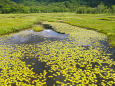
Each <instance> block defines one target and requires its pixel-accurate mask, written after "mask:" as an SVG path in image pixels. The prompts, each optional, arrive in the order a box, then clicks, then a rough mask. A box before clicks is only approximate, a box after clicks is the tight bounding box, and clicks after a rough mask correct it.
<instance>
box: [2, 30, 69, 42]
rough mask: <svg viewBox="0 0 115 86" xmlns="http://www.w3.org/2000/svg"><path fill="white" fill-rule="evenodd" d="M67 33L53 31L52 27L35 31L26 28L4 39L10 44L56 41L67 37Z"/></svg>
mask: <svg viewBox="0 0 115 86" xmlns="http://www.w3.org/2000/svg"><path fill="white" fill-rule="evenodd" d="M67 36H68V35H67V34H61V33H57V32H55V31H53V30H52V29H45V30H43V31H40V32H34V31H33V30H24V31H21V32H18V33H15V34H13V35H9V36H8V37H7V38H2V39H4V42H5V43H10V44H21V43H27V44H30V43H39V42H43V41H46V40H49V41H56V40H63V39H66V38H67Z"/></svg>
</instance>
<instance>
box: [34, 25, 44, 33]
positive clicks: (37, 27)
mask: <svg viewBox="0 0 115 86" xmlns="http://www.w3.org/2000/svg"><path fill="white" fill-rule="evenodd" d="M33 30H34V31H35V32H39V31H42V30H44V28H43V26H41V25H35V26H34V27H33Z"/></svg>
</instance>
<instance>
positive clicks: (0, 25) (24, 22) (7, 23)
mask: <svg viewBox="0 0 115 86" xmlns="http://www.w3.org/2000/svg"><path fill="white" fill-rule="evenodd" d="M37 22H39V19H38V18H37V15H34V14H0V35H3V34H8V33H12V32H16V31H20V30H23V29H27V28H30V27H32V25H33V24H35V23H37Z"/></svg>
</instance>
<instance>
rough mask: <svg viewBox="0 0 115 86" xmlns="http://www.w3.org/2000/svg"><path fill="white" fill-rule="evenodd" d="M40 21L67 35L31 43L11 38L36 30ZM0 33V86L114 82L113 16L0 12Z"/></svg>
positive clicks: (76, 85)
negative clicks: (18, 41)
mask: <svg viewBox="0 0 115 86" xmlns="http://www.w3.org/2000/svg"><path fill="white" fill-rule="evenodd" d="M40 24H42V25H40ZM44 25H46V26H47V27H51V28H52V29H53V30H54V31H55V32H58V34H59V33H60V34H61V35H63V34H67V35H68V36H67V37H66V38H65V39H60V40H57V39H56V40H44V41H42V42H39V43H33V44H32V43H30V44H29V43H20V44H16V43H13V41H10V40H11V39H12V38H14V39H13V40H15V37H16V38H17V39H22V40H23V38H24V37H26V36H27V38H28V37H29V38H31V37H32V36H34V35H33V34H32V36H29V35H28V33H27V34H26V33H24V32H23V31H25V30H34V31H35V33H39V32H42V31H44V29H46V28H45V26H44ZM21 31H22V32H21ZM48 32H49V31H48ZM48 32H47V34H48ZM18 33H22V34H25V35H24V36H20V35H19V34H18ZM15 34H17V35H16V36H15ZM30 34H31V33H30ZM0 35H1V37H0V86H114V85H115V59H114V56H115V55H114V51H113V48H112V47H111V46H109V43H110V44H111V45H112V46H115V15H108V14H75V13H36V14H0ZM56 35H57V34H56ZM35 36H37V34H35ZM46 38H47V37H46ZM46 38H44V39H46ZM52 39H53V38H52ZM24 40H25V39H24Z"/></svg>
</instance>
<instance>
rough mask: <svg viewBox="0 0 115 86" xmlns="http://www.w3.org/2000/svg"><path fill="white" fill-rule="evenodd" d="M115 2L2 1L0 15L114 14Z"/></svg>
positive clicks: (74, 0)
mask: <svg viewBox="0 0 115 86" xmlns="http://www.w3.org/2000/svg"><path fill="white" fill-rule="evenodd" d="M114 5H115V0H1V1H0V13H39V12H45V13H46V12H76V13H93V14H94V13H114V10H115V6H114Z"/></svg>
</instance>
